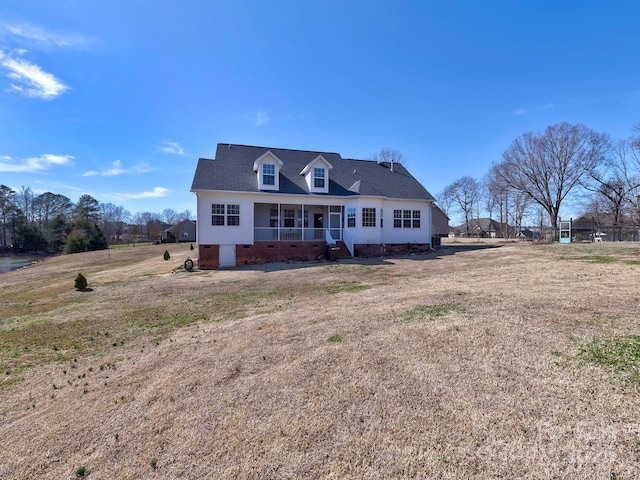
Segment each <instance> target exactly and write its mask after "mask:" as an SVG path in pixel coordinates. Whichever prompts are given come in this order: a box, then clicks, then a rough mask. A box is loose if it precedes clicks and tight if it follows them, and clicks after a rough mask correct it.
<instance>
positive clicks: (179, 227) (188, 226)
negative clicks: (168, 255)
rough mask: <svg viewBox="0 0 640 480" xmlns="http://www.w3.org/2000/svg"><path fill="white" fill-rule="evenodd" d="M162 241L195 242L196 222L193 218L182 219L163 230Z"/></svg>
mask: <svg viewBox="0 0 640 480" xmlns="http://www.w3.org/2000/svg"><path fill="white" fill-rule="evenodd" d="M161 240H162V242H169V243H173V242H175V243H177V242H195V241H196V222H194V221H193V220H182V221H181V222H178V223H176V224H175V225H172V226H170V227H169V228H166V229H165V230H163V231H162V236H161Z"/></svg>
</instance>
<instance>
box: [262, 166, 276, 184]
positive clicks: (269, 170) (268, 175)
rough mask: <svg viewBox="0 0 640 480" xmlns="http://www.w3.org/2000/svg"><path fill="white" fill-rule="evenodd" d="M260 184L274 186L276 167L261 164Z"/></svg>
mask: <svg viewBox="0 0 640 480" xmlns="http://www.w3.org/2000/svg"><path fill="white" fill-rule="evenodd" d="M262 183H263V185H275V184H276V166H275V165H273V164H272V163H264V164H262Z"/></svg>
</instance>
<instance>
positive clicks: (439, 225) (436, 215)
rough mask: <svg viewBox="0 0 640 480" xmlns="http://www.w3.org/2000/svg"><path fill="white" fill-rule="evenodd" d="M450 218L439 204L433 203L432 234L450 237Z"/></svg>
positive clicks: (439, 236)
mask: <svg viewBox="0 0 640 480" xmlns="http://www.w3.org/2000/svg"><path fill="white" fill-rule="evenodd" d="M449 220H450V219H449V217H448V216H447V214H446V213H444V212H443V211H442V209H441V208H440V207H439V206H438V205H436V204H433V206H432V208H431V222H432V224H433V226H432V227H431V228H432V230H433V231H432V232H431V235H432V236H434V237H438V238H442V237H448V236H449Z"/></svg>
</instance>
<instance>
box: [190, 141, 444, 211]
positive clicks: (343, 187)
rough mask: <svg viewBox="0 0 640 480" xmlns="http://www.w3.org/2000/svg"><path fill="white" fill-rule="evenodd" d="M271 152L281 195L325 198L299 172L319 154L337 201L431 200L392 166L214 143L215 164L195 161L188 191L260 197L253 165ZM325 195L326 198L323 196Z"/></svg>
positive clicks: (404, 172)
mask: <svg viewBox="0 0 640 480" xmlns="http://www.w3.org/2000/svg"><path fill="white" fill-rule="evenodd" d="M268 151H270V152H271V153H273V154H274V155H275V156H276V157H278V158H279V159H280V160H282V163H283V165H282V168H281V170H280V190H279V192H270V191H269V192H265V193H286V194H295V195H323V194H318V193H310V192H309V188H308V187H307V183H306V181H305V179H304V176H302V175H300V172H301V171H302V169H303V168H304V167H305V166H306V165H307V164H308V163H310V162H311V161H313V160H315V159H316V158H317V157H318V155H322V156H323V157H324V158H325V159H326V160H327V161H328V162H329V163H330V164H331V165H332V166H333V169H332V170H330V171H329V194H328V195H337V196H356V195H364V196H382V197H387V198H405V199H419V200H425V201H435V199H434V198H433V196H432V195H431V194H430V193H429V192H428V191H427V190H426V189H425V188H424V187H423V186H422V185H421V184H420V182H418V181H417V180H416V179H415V178H414V177H413V176H412V175H411V174H410V173H409V172H408V171H407V169H406V168H404V166H403V165H401V164H398V163H395V164H394V165H393V171H391V168H390V165H389V163H388V162H383V163H378V162H376V161H372V160H351V159H345V158H342V157H341V156H340V154H338V153H328V152H310V151H305V150H287V149H283V148H268V147H252V146H247V145H234V144H226V143H224V144H222V143H219V144H218V148H217V150H216V158H215V160H211V159H206V158H201V159H200V160H198V166H197V168H196V173H195V175H194V177H193V183H192V185H191V191H201V190H217V191H232V192H260V191H261V190H259V189H258V179H257V175H256V173H255V172H254V171H253V162H254V161H255V160H256V159H257V158H259V157H260V156H262V155H263V154H264V153H266V152H268ZM324 195H327V194H324Z"/></svg>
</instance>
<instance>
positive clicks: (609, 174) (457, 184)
mask: <svg viewBox="0 0 640 480" xmlns="http://www.w3.org/2000/svg"><path fill="white" fill-rule="evenodd" d="M633 132H634V134H633V135H632V136H631V137H629V138H628V139H625V140H619V141H615V142H614V141H612V140H611V138H610V137H609V135H608V134H606V133H600V132H596V131H594V130H592V129H590V128H587V127H586V126H584V125H582V124H569V123H559V124H555V125H551V126H549V127H547V128H546V129H545V131H544V132H537V133H534V132H528V133H525V134H523V135H522V136H520V137H518V138H517V139H515V140H514V141H513V143H512V144H511V145H510V146H509V147H508V148H507V149H506V150H505V151H504V153H503V154H502V159H501V160H500V161H496V162H494V163H493V164H492V165H491V168H490V169H489V172H488V173H487V174H486V175H485V176H484V178H483V179H481V180H478V179H476V178H473V177H470V176H463V177H461V178H459V179H458V180H456V181H454V182H453V183H451V184H450V185H448V186H447V187H445V189H444V190H443V191H442V192H440V193H439V194H438V195H437V198H438V204H439V205H440V207H441V208H442V209H443V210H444V212H445V213H446V214H447V215H449V211H450V210H451V211H455V212H457V213H460V214H462V215H463V216H464V220H465V223H464V226H465V228H466V232H464V233H466V235H470V233H471V232H469V224H470V222H472V220H474V219H479V218H480V217H481V216H488V217H489V218H490V219H495V220H497V221H498V222H499V223H500V225H502V226H503V227H502V228H503V229H506V228H507V227H506V226H507V225H508V224H511V225H514V226H515V227H516V230H518V229H520V228H521V227H522V226H523V225H524V223H523V222H525V220H526V221H528V222H529V224H532V225H539V226H540V229H541V231H542V229H543V227H544V226H547V227H549V230H550V231H551V232H552V234H555V230H556V228H557V225H558V221H559V219H560V217H559V215H560V209H561V207H562V206H563V205H564V204H565V203H566V202H568V201H569V200H571V201H573V202H576V201H580V202H581V205H580V206H581V209H582V211H584V212H591V213H593V214H605V215H607V217H608V218H610V219H611V220H610V221H611V223H612V225H613V226H619V225H621V224H630V225H635V226H640V123H638V124H637V125H636V126H635V127H634V129H633ZM499 234H501V235H502V236H504V237H508V236H509V232H506V231H503V232H499Z"/></svg>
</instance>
